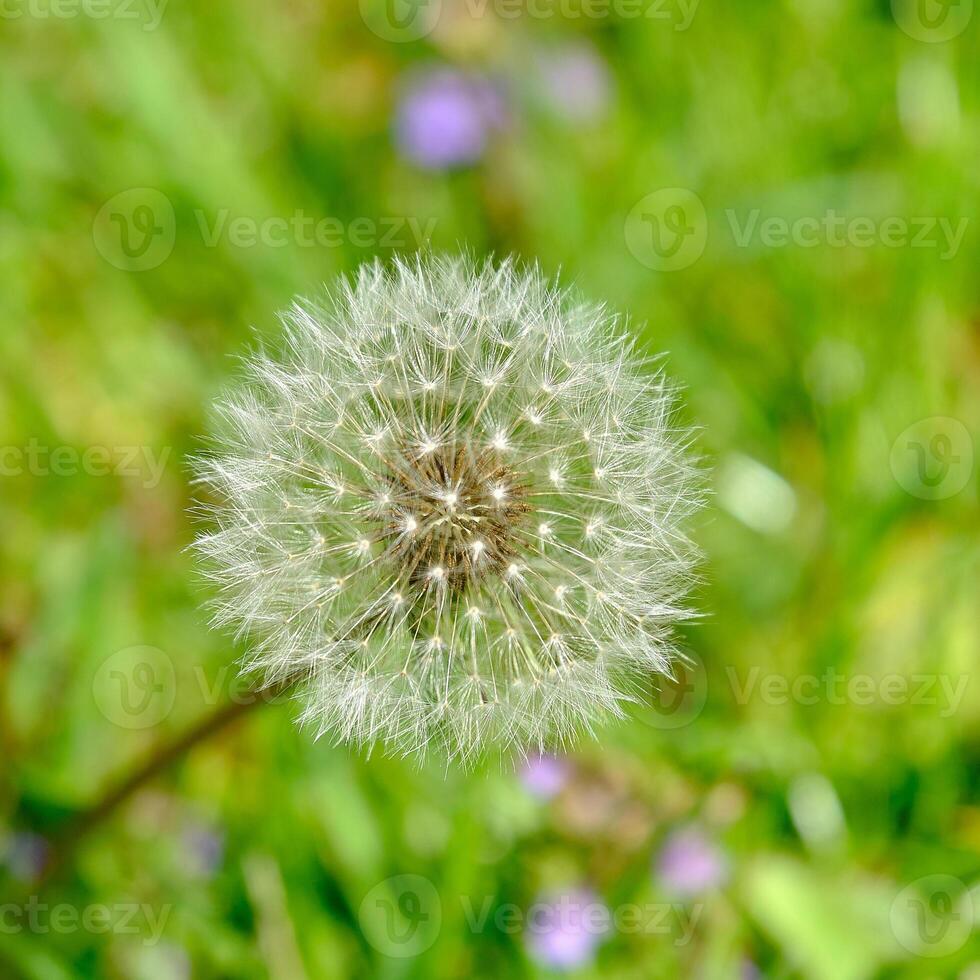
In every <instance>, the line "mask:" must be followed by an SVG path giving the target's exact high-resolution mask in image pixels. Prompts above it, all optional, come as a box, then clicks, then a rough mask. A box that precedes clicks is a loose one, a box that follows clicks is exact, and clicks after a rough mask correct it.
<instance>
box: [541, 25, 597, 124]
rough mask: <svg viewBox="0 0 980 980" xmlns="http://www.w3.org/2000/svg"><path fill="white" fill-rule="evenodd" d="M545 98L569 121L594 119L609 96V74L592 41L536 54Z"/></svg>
mask: <svg viewBox="0 0 980 980" xmlns="http://www.w3.org/2000/svg"><path fill="white" fill-rule="evenodd" d="M537 60H538V71H539V74H540V79H541V86H542V93H543V95H544V98H545V100H546V101H547V103H548V104H549V105H550V106H551V108H552V109H554V111H555V112H557V113H558V115H560V116H563V117H564V118H565V119H568V120H569V121H571V122H595V121H596V120H597V119H600V118H601V117H602V116H603V115H605V113H606V110H607V109H608V107H609V103H610V101H611V98H612V77H611V75H610V73H609V68H608V66H607V65H606V62H605V61H603V59H602V57H601V56H600V55H599V53H598V52H597V51H596V50H595V48H593V47H592V46H591V45H587V44H575V45H568V46H567V47H564V48H560V49H557V50H554V51H545V52H542V53H541V54H540V55H538V59H537Z"/></svg>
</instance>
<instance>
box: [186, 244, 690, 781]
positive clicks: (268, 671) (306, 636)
mask: <svg viewBox="0 0 980 980" xmlns="http://www.w3.org/2000/svg"><path fill="white" fill-rule="evenodd" d="M282 321H283V325H284V328H285V345H284V350H283V352H282V354H281V356H279V357H278V358H271V357H269V356H267V355H264V354H263V355H259V356H256V357H254V358H252V359H250V360H249V361H248V377H247V378H246V379H245V380H244V381H243V382H242V383H241V384H240V385H239V386H238V387H237V388H235V389H233V390H231V391H230V393H229V394H228V395H227V396H226V397H225V400H224V401H223V402H222V403H221V404H220V406H219V413H220V415H221V416H222V418H223V422H224V425H223V433H222V435H221V436H220V437H219V438H218V439H217V441H216V446H215V449H214V451H213V452H212V453H211V454H210V455H209V456H207V457H206V458H203V459H201V460H200V461H199V463H198V466H199V476H200V481H201V482H202V483H203V484H204V485H206V487H207V488H208V490H209V492H210V493H209V497H210V499H211V500H212V501H213V502H212V503H209V504H207V505H206V506H205V508H204V509H205V511H206V513H207V514H208V517H209V519H210V520H211V522H212V525H213V528H212V530H210V531H209V532H208V533H205V534H203V535H202V536H201V537H200V538H199V540H198V541H197V548H198V550H199V551H200V552H201V553H202V554H203V555H204V556H205V557H206V559H207V567H208V573H209V575H210V576H211V578H212V579H213V580H214V582H215V583H216V584H217V587H218V599H217V600H216V610H217V612H216V619H217V621H218V622H219V623H221V624H231V625H234V626H236V627H237V628H238V629H239V631H240V632H241V633H243V634H247V635H248V636H249V638H250V641H251V643H252V653H251V655H250V658H249V660H248V662H247V663H246V664H245V667H246V669H249V670H253V669H257V670H259V671H261V674H262V676H263V678H264V680H265V682H266V683H268V684H276V683H280V682H282V681H284V680H285V679H288V678H293V677H297V676H301V677H302V678H303V679H304V681H305V684H304V688H303V692H302V697H303V704H304V712H303V718H304V720H305V721H306V722H308V723H309V724H310V725H312V726H313V727H314V729H315V731H316V733H317V734H318V735H322V734H326V733H329V734H331V735H332V736H333V737H335V738H336V739H338V740H340V741H345V742H351V743H357V744H361V745H365V746H371V745H373V744H375V743H383V744H385V745H386V746H387V747H388V748H390V749H394V750H396V751H402V752H404V753H406V754H422V753H424V752H425V751H426V750H427V749H429V748H434V749H438V750H440V751H441V752H442V753H444V754H447V755H448V756H450V757H455V758H458V759H460V760H463V761H470V760H472V759H474V758H475V757H477V756H479V755H480V754H482V753H483V752H484V751H485V750H487V749H491V748H499V749H507V748H508V747H514V748H516V749H517V750H518V751H521V752H527V751H538V752H540V751H544V750H545V749H546V748H547V747H549V746H550V747H554V746H556V745H561V744H563V743H566V742H569V741H571V740H572V739H573V738H574V737H575V736H576V735H577V734H579V733H581V732H582V731H591V730H592V729H593V728H594V726H595V725H596V724H597V723H598V722H599V721H600V720H601V719H602V718H603V717H604V716H606V715H608V714H610V713H611V714H619V713H621V710H622V704H623V702H624V701H628V700H630V699H631V696H632V692H633V691H635V690H636V684H637V682H638V681H641V680H642V679H643V678H645V677H649V675H650V673H651V672H666V671H668V670H669V669H670V662H671V660H672V658H673V655H674V654H673V646H672V640H671V626H672V624H673V623H674V622H675V621H677V620H679V619H681V618H683V617H685V616H686V615H688V613H687V612H686V611H685V607H684V596H685V592H686V589H687V587H688V584H689V579H690V569H691V562H692V549H691V547H690V545H689V543H688V541H687V539H686V537H685V535H684V531H683V524H684V521H685V518H686V517H687V515H688V514H689V512H690V511H691V510H692V508H693V507H694V506H695V505H696V503H697V494H696V493H695V492H694V490H693V489H692V487H693V486H694V480H693V468H692V463H691V458H690V456H689V454H688V451H687V446H686V442H687V440H686V438H685V437H684V434H683V433H679V432H678V431H676V430H675V428H674V427H673V423H672V414H673V413H672V405H673V398H672V394H671V390H670V388H669V386H668V385H667V384H666V382H665V381H664V379H663V377H662V376H661V375H659V374H658V373H652V372H651V371H650V369H649V366H648V365H647V364H645V363H643V362H642V359H641V358H639V357H638V356H637V355H636V353H635V351H634V349H633V345H632V343H631V342H630V341H629V340H628V339H627V338H626V337H625V336H624V330H623V327H622V325H621V324H620V323H618V322H617V320H616V319H615V318H614V317H611V316H609V315H608V314H606V313H605V312H604V311H603V310H602V309H601V308H598V307H595V306H590V305H588V304H584V303H582V302H580V301H578V300H576V299H575V298H574V297H573V296H572V295H570V294H568V293H566V292H562V291H559V290H557V289H556V288H555V287H554V286H552V285H551V284H550V283H549V282H548V281H546V280H545V279H544V278H543V276H542V275H541V274H540V272H538V271H537V270H536V269H529V270H521V269H518V268H516V267H515V266H514V265H513V264H512V263H510V262H505V263H503V264H501V265H499V266H495V265H493V264H490V263H487V264H485V265H476V264H475V263H473V262H472V261H470V260H469V259H462V258H452V259H451V258H426V259H417V260H416V261H414V262H412V263H408V262H399V261H396V262H395V263H394V264H393V265H391V266H384V265H382V264H380V263H374V264H370V265H366V266H363V267H362V268H361V269H360V271H359V272H358V273H357V275H356V277H355V278H354V280H353V281H352V282H345V283H342V284H341V285H340V286H338V288H337V289H336V290H334V291H332V292H331V293H328V294H327V296H326V297H325V298H323V299H321V300H318V301H315V302H309V301H304V302H298V303H296V304H295V305H294V306H293V307H292V308H291V309H290V310H289V311H288V312H286V313H285V314H284V315H283V317H282Z"/></svg>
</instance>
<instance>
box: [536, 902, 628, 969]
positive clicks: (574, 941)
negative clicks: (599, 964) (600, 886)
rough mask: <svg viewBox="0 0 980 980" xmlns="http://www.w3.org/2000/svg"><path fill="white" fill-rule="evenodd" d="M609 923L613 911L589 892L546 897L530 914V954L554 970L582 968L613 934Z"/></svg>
mask: <svg viewBox="0 0 980 980" xmlns="http://www.w3.org/2000/svg"><path fill="white" fill-rule="evenodd" d="M609 920H610V914H609V909H608V908H607V907H606V906H605V905H604V904H603V903H602V902H601V901H600V900H599V898H598V896H596V895H595V893H593V892H591V891H589V890H588V889H584V888H583V889H576V890H574V891H572V892H569V893H567V894H563V895H548V896H544V897H542V898H541V899H540V900H539V901H538V902H536V903H535V904H534V905H532V906H531V908H530V909H529V911H528V921H527V930H526V932H525V942H526V944H527V948H528V952H529V953H530V955H531V957H532V958H533V959H534V960H536V961H537V962H538V963H541V964H543V965H544V966H549V967H551V968H553V969H559V970H570V969H574V968H575V967H578V966H582V965H583V964H584V963H587V962H588V961H589V960H591V959H592V957H593V955H594V953H595V949H596V947H597V946H598V945H599V943H600V941H601V940H602V937H603V936H604V935H605V934H606V933H607V932H608V931H609Z"/></svg>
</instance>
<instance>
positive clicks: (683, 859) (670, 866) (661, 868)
mask: <svg viewBox="0 0 980 980" xmlns="http://www.w3.org/2000/svg"><path fill="white" fill-rule="evenodd" d="M657 874H658V876H659V877H660V880H661V882H662V883H663V884H664V886H665V887H666V888H667V889H668V890H669V891H671V892H673V893H675V894H677V895H697V894H698V893H700V892H705V891H710V890H711V889H712V888H717V887H718V886H719V885H721V884H723V883H724V881H725V879H726V878H727V877H728V861H727V860H726V858H725V855H724V854H723V853H722V852H721V849H720V848H719V847H718V846H717V845H716V844H714V843H713V842H712V841H710V840H708V838H707V837H705V836H704V835H703V834H702V833H701V832H700V831H698V830H694V829H693V828H688V829H686V830H679V831H676V832H675V833H673V834H671V836H670V837H668V838H667V841H666V843H665V844H664V846H663V848H662V849H661V851H660V856H659V857H658V859H657Z"/></svg>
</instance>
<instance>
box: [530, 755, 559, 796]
mask: <svg viewBox="0 0 980 980" xmlns="http://www.w3.org/2000/svg"><path fill="white" fill-rule="evenodd" d="M569 768H570V767H569V765H568V761H567V760H566V759H561V758H559V757H558V756H554V755H549V754H546V753H545V754H532V755H529V756H528V757H527V760H526V761H525V763H524V765H523V766H522V767H521V773H520V776H521V782H522V783H523V784H524V788H525V789H526V790H527V791H528V792H529V793H530V794H531V795H532V796H536V797H538V798H539V799H542V800H550V799H551V798H552V797H553V796H555V795H556V794H557V793H560V792H561V790H562V788H563V787H564V785H565V783H567V782H568V776H569Z"/></svg>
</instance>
